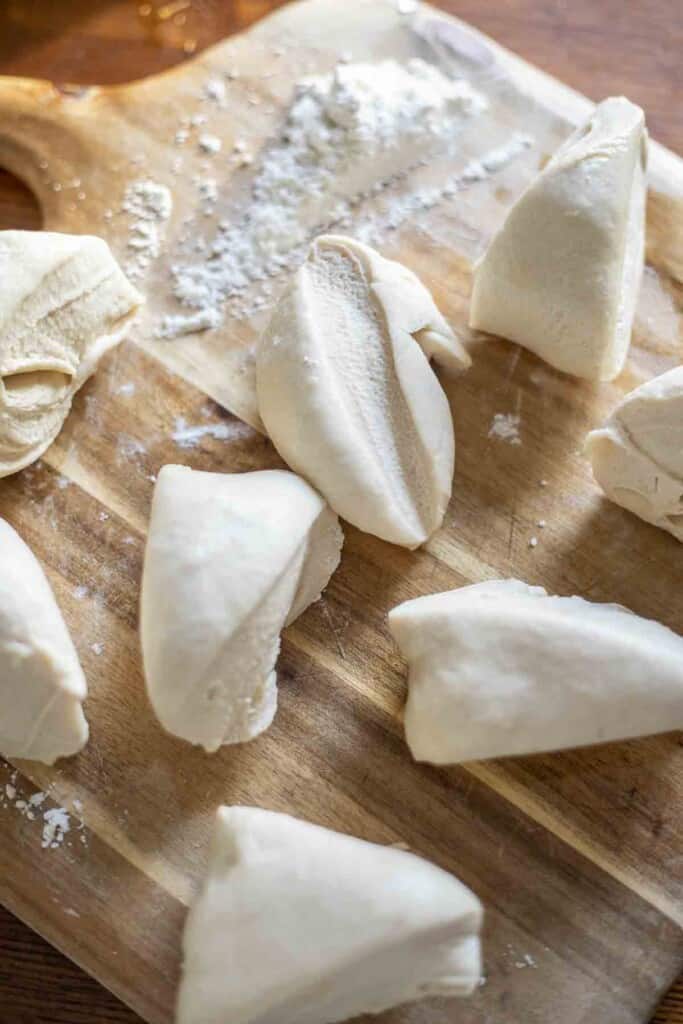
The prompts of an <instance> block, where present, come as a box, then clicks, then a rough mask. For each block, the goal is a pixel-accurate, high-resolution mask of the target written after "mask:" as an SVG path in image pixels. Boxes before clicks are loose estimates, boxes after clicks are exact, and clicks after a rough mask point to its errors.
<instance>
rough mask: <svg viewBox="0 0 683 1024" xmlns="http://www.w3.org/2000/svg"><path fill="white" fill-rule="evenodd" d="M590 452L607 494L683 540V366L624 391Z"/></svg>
mask: <svg viewBox="0 0 683 1024" xmlns="http://www.w3.org/2000/svg"><path fill="white" fill-rule="evenodd" d="M586 453H587V455H588V457H589V459H590V461H591V466H592V468H593V475H594V476H595V479H596V480H597V481H598V483H599V484H600V486H601V487H602V488H603V490H604V491H605V494H606V495H607V497H608V498H611V499H612V501H615V502H616V503H617V505H622V506H623V507H624V508H627V509H629V511H630V512H635V514H636V515H637V516H640V518H641V519H644V520H645V521H646V522H648V523H653V524H654V525H655V526H660V527H661V528H662V529H663V530H668V531H669V533H672V534H673V535H674V537H676V539H677V540H681V541H683V366H677V367H676V368H675V369H673V370H669V372H668V373H663V374H662V375H661V376H660V377H655V378H654V380H651V381H648V383H647V384H643V385H642V386H641V387H639V388H636V389H635V391H631V393H630V394H628V395H626V397H625V398H624V399H623V400H622V401H621V402H620V403H619V405H618V406H617V407H616V409H615V410H614V412H613V413H612V415H611V416H610V418H609V419H608V420H607V422H606V423H605V425H604V426H603V427H601V428H600V429H599V430H593V431H592V432H591V433H590V434H589V435H588V438H587V440H586Z"/></svg>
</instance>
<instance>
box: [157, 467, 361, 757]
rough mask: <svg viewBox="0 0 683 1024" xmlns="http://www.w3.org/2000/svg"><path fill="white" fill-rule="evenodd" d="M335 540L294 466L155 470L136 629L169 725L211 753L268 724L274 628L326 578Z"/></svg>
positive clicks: (326, 513)
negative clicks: (212, 470) (260, 469)
mask: <svg viewBox="0 0 683 1024" xmlns="http://www.w3.org/2000/svg"><path fill="white" fill-rule="evenodd" d="M342 540H343V537H342V532H341V529H340V527H339V523H338V520H337V517H336V515H335V514H334V513H333V512H332V510H331V509H330V508H329V507H328V506H327V505H326V503H325V502H324V501H323V499H322V498H321V497H320V496H319V495H318V494H317V493H316V492H315V491H314V490H313V488H312V487H310V486H309V485H308V484H307V483H306V482H305V481H304V480H302V479H301V478H300V477H297V476H296V475H295V474H294V473H288V472H286V471H283V470H266V471H263V472H257V473H234V474H232V473H203V472H198V471H195V470H191V469H188V468H187V467H185V466H164V467H163V469H162V470H161V472H160V473H159V476H158V479H157V483H156V487H155V489H154V498H153V501H152V513H151V518H150V524H149V535H148V539H147V549H146V552H145V565H144V573H143V579H142V596H141V612H140V630H141V637H142V652H143V657H144V667H145V676H146V679H147V691H148V693H149V697H150V700H151V702H152V705H153V707H154V710H155V712H156V714H157V716H158V718H159V721H160V722H161V724H162V725H163V727H164V728H165V729H166V730H167V731H168V732H170V733H173V734H174V735H176V736H180V737H182V738H183V739H185V740H188V741H189V742H190V743H196V744H199V745H201V746H203V747H204V748H205V749H206V750H207V751H214V750H217V749H218V748H219V747H220V746H221V745H222V744H224V743H240V742H243V741H245V740H249V739H252V738H253V737H254V736H256V735H258V733H260V732H262V731H263V730H264V729H267V728H268V726H269V725H270V723H271V722H272V719H273V716H274V714H275V709H276V704H277V687H276V674H275V662H276V660H277V656H278V652H279V649H280V632H281V630H282V629H283V627H284V626H285V625H287V624H288V623H290V622H292V621H293V620H294V619H295V618H296V617H297V615H299V614H300V613H301V612H302V611H303V610H304V609H305V608H307V607H308V605H309V604H311V603H312V602H313V601H315V600H317V598H318V597H319V596H320V593H321V591H322V590H323V588H324V587H326V586H327V583H328V580H329V578H330V576H331V575H332V573H333V572H334V570H335V569H336V567H337V565H338V563H339V553H340V550H341V545H342Z"/></svg>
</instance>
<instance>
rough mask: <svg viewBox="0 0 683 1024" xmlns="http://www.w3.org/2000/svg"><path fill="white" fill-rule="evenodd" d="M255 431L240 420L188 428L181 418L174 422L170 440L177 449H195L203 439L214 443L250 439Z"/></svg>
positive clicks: (202, 424)
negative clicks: (210, 439)
mask: <svg viewBox="0 0 683 1024" xmlns="http://www.w3.org/2000/svg"><path fill="white" fill-rule="evenodd" d="M255 433H256V431H255V430H254V428H253V427H250V426H249V425H248V424H246V423H242V422H241V420H234V421H231V422H227V423H226V422H225V421H223V422H221V423H201V424H198V425H197V426H189V425H188V424H187V423H186V422H185V420H184V419H183V417H182V416H178V418H177V419H176V421H175V430H174V431H173V433H172V434H171V439H172V440H173V441H175V443H176V444H177V445H178V447H179V448H196V447H197V445H198V444H199V442H200V441H201V440H202V438H204V437H213V438H214V439H215V440H216V441H228V440H237V439H239V438H243V437H250V436H251V435H253V434H255Z"/></svg>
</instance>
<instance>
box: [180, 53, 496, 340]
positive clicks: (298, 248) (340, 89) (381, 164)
mask: <svg viewBox="0 0 683 1024" xmlns="http://www.w3.org/2000/svg"><path fill="white" fill-rule="evenodd" d="M486 105H487V104H486V100H485V98H484V97H483V96H482V95H481V94H479V93H478V92H477V91H476V90H475V89H473V88H472V86H470V85H469V83H467V82H465V81H463V80H454V79H451V78H448V77H447V76H446V75H444V74H443V73H442V72H441V71H440V70H439V69H438V68H436V67H434V66H433V65H431V64H428V63H426V62H425V61H422V60H411V61H409V62H408V63H406V64H399V63H397V62H396V61H393V60H385V61H381V62H379V63H377V64H363V63H358V64H339V65H337V67H336V69H335V70H334V71H332V72H330V73H328V74H324V75H316V76H311V77H309V78H304V79H302V81H301V82H300V83H299V85H298V88H297V91H296V93H295V96H294V99H293V101H292V104H291V106H290V108H289V111H288V113H287V117H286V121H285V125H284V128H283V131H282V133H281V135H280V137H279V138H278V139H277V140H276V141H274V142H273V143H272V144H271V145H269V146H267V147H266V149H265V151H264V153H263V156H262V158H261V161H260V164H259V166H258V169H257V172H256V175H255V178H254V181H253V184H252V189H251V198H250V202H249V203H248V206H247V208H246V210H241V211H236V214H235V218H234V219H233V220H225V221H223V222H222V223H221V224H220V225H219V230H218V233H217V235H216V236H215V238H214V239H213V240H212V241H211V243H210V245H209V248H208V259H207V258H206V256H204V258H202V259H201V261H199V262H197V261H196V260H194V261H193V260H191V259H187V260H186V261H185V262H180V261H177V262H176V264H175V266H174V267H173V269H172V272H173V291H174V294H175V297H176V298H177V299H178V301H179V302H180V303H181V304H182V305H184V306H186V307H189V308H190V309H192V310H195V311H199V313H200V314H201V316H200V318H199V319H197V313H193V314H191V315H190V316H189V317H188V318H187V319H186V320H185V321H183V319H182V317H180V316H178V317H174V318H172V323H171V324H168V323H167V324H166V325H162V329H161V336H162V337H175V336H178V335H179V334H181V333H190V332H194V331H196V330H199V329H205V328H206V327H211V326H215V324H216V323H217V322H219V321H220V319H222V315H223V306H224V303H226V302H227V303H228V312H230V313H231V314H232V315H233V316H247V315H249V314H250V313H251V312H254V311H255V310H257V309H259V308H263V306H265V305H266V300H265V298H264V297H263V296H262V295H261V296H257V297H256V298H254V299H252V301H251V302H248V301H247V299H246V298H245V293H246V291H247V289H248V288H250V286H252V285H254V283H255V282H263V281H264V280H265V279H266V278H269V277H273V276H276V275H277V274H279V273H281V272H283V271H285V270H287V269H290V268H291V267H293V266H295V265H296V264H297V263H298V262H300V260H301V258H302V256H303V253H304V250H305V246H306V244H307V243H308V241H309V240H310V238H312V237H313V236H314V235H316V234H318V233H320V232H321V231H324V230H326V229H328V228H331V227H337V228H347V229H348V228H349V227H350V226H351V222H352V214H353V211H354V208H355V207H356V206H357V205H358V204H359V203H361V202H362V200H364V199H366V198H368V197H369V196H371V195H377V194H379V193H380V192H381V191H382V190H383V189H384V188H386V187H387V186H388V185H389V184H392V183H394V182H395V181H397V180H400V179H402V178H404V177H405V176H406V175H407V174H408V173H410V171H412V170H414V169H416V168H417V167H419V166H421V165H423V164H424V163H425V162H426V161H428V160H429V159H430V158H431V157H434V156H437V155H443V156H446V155H448V154H449V153H451V152H454V151H455V146H456V145H457V136H458V134H459V131H460V130H461V128H462V127H463V126H464V124H465V123H466V122H467V121H468V120H470V119H471V118H473V117H475V116H477V115H478V114H479V113H481V112H482V111H483V110H484V109H485V108H486ZM195 241H196V240H195V239H194V238H193V239H191V242H193V243H194V242H195Z"/></svg>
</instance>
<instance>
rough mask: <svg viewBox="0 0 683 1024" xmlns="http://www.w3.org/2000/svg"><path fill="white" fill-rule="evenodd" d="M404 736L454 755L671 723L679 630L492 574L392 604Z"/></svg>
mask: <svg viewBox="0 0 683 1024" xmlns="http://www.w3.org/2000/svg"><path fill="white" fill-rule="evenodd" d="M389 628H390V630H391V632H392V634H393V636H394V639H395V640H396V642H397V644H398V646H399V648H400V649H401V652H402V653H403V656H404V657H405V658H406V660H407V662H408V669H409V672H408V686H409V694H408V703H407V705H406V713H405V730H406V739H407V741H408V745H409V747H410V749H411V752H412V754H413V756H414V757H415V758H416V760H418V761H431V762H432V763H434V764H456V763H458V762H461V761H473V760H479V759H482V758H490V757H506V756H508V755H511V754H531V753H534V752H537V751H547V750H560V749H562V748H564V747H580V746H584V745H586V744H590V743H601V742H604V741H607V740H616V739H625V738H627V737H630V736H645V735H649V734H652V733H658V732H668V731H670V730H671V729H678V728H681V726H683V638H681V637H680V636H678V635H677V634H676V633H673V632H672V631H671V630H670V629H667V628H666V627H665V626H662V625H660V624H659V623H658V622H653V621H651V620H649V619H643V618H641V617H640V616H638V615H634V614H633V613H632V612H629V611H628V610H627V609H626V608H622V607H620V606H619V605H614V604H593V603H591V602H589V601H584V600H583V599H582V598H580V597H553V596H550V595H548V594H547V593H546V592H545V590H543V588H542V587H530V586H528V585H527V584H526V583H522V582H520V581H519V580H494V581H490V582H487V583H478V584H475V585H473V586H469V587H462V588H461V589H460V590H451V591H448V592H446V593H443V594H433V595H431V596H429V597H419V598H417V599H416V600H413V601H406V602H405V603H404V604H401V605H399V606H398V607H397V608H394V609H393V611H391V612H390V614H389Z"/></svg>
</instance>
